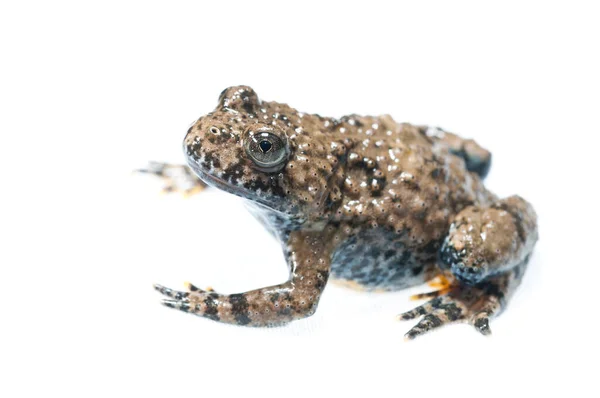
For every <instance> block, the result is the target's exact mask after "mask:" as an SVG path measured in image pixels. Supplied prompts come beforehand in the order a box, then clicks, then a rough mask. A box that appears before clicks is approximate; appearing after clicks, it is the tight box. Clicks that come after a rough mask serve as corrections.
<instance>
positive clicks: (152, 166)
mask: <svg viewBox="0 0 600 398" xmlns="http://www.w3.org/2000/svg"><path fill="white" fill-rule="evenodd" d="M136 171H137V172H138V173H146V174H151V175H154V176H156V177H158V178H160V179H161V180H163V183H164V186H163V188H162V192H164V193H171V192H181V193H183V195H185V196H191V195H193V194H196V193H198V192H201V191H202V190H204V188H206V184H205V183H204V182H202V180H200V179H199V178H198V177H197V176H196V175H195V174H194V172H193V171H192V169H190V168H189V167H188V166H186V165H183V164H169V163H162V162H149V163H148V165H147V166H146V167H145V168H143V169H138V170H136Z"/></svg>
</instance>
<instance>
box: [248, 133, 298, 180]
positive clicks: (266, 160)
mask: <svg viewBox="0 0 600 398" xmlns="http://www.w3.org/2000/svg"><path fill="white" fill-rule="evenodd" d="M246 153H247V154H248V156H250V158H251V159H252V161H253V162H254V164H256V167H257V168H258V169H259V170H261V171H264V172H266V173H273V172H276V171H279V170H281V168H282V167H283V166H284V165H285V162H286V160H287V157H288V148H287V146H286V145H285V142H284V141H283V140H282V139H281V138H279V137H278V136H276V135H275V134H273V133H269V132H258V133H251V134H250V135H249V136H248V139H247V140H246Z"/></svg>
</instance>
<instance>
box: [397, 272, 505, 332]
mask: <svg viewBox="0 0 600 398" xmlns="http://www.w3.org/2000/svg"><path fill="white" fill-rule="evenodd" d="M510 274H512V272H509V273H507V274H506V275H500V276H498V277H496V278H493V279H492V280H490V281H486V282H482V283H479V284H477V285H474V286H469V285H463V284H460V285H454V286H451V287H449V288H447V290H446V291H445V292H444V293H442V294H439V296H437V297H436V296H434V295H433V294H434V293H435V294H437V293H438V292H439V291H438V292H433V293H430V296H427V294H425V295H423V297H435V298H433V299H431V300H430V301H428V302H427V303H425V304H423V305H420V306H418V307H416V308H414V309H412V310H410V311H407V312H405V313H402V314H400V315H398V319H400V320H409V319H415V318H418V317H422V318H421V320H420V321H419V323H417V325H416V326H414V327H413V328H412V329H411V330H410V331H409V332H408V333H407V334H406V335H405V336H404V337H405V338H406V339H407V340H412V339H414V338H415V337H417V336H419V335H421V334H423V333H426V332H429V331H430V330H433V329H436V328H439V327H440V326H443V325H446V324H449V323H454V322H468V323H470V324H471V325H473V326H474V327H475V329H477V330H478V331H479V332H480V333H482V334H484V335H489V334H490V333H491V329H490V325H489V319H490V318H491V317H492V316H494V315H496V314H498V313H499V312H500V310H501V309H502V307H503V305H504V301H505V300H504V298H505V295H506V294H507V293H508V289H509V286H510V285H511V283H509V281H510V280H512V279H513V278H514V276H513V275H510ZM443 290H444V289H443ZM443 290H442V291H443Z"/></svg>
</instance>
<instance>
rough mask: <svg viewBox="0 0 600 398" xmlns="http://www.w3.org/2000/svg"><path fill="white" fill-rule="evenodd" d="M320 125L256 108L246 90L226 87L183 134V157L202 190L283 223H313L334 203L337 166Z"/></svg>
mask: <svg viewBox="0 0 600 398" xmlns="http://www.w3.org/2000/svg"><path fill="white" fill-rule="evenodd" d="M324 120H325V119H323V118H320V117H318V116H313V115H303V114H301V113H299V112H297V111H296V110H294V109H292V108H290V107H289V106H287V105H285V104H279V103H276V102H261V101H260V100H259V98H258V96H257V95H256V93H255V92H254V90H252V89H251V88H250V87H247V86H236V87H230V88H228V89H226V90H224V91H223V92H222V93H221V95H220V96H219V104H218V105H217V107H216V109H215V110H214V111H213V112H211V113H209V114H208V115H206V116H203V117H201V118H200V119H198V121H197V122H196V123H195V124H194V125H193V126H192V127H191V128H190V129H189V130H188V133H187V135H186V137H185V140H184V151H185V153H186V156H187V160H188V164H189V165H190V167H191V168H192V169H193V170H194V172H195V173H196V174H197V175H198V176H199V177H200V178H201V179H202V180H203V181H205V182H206V183H207V184H209V185H212V186H216V187H217V188H219V189H222V190H224V191H227V192H230V193H233V194H235V195H238V196H241V197H243V198H246V199H249V200H251V201H254V202H256V203H258V204H260V205H262V206H264V207H267V208H269V209H271V210H273V211H276V212H279V213H284V214H286V215H287V216H288V217H292V218H296V219H299V220H306V219H313V220H314V219H318V218H319V217H322V216H324V212H325V209H326V207H327V202H328V201H329V202H330V201H331V196H332V195H331V193H330V192H329V189H328V181H329V179H330V177H331V175H332V174H333V173H334V170H335V165H336V164H337V162H338V158H337V157H336V156H335V154H334V152H336V151H337V152H339V148H338V147H337V146H336V145H335V144H333V145H332V144H331V142H329V140H327V136H326V134H324V133H323V130H324V129H322V128H321V127H322V126H323V121H324ZM332 147H333V148H332ZM335 195H339V190H337V189H336V191H335ZM335 195H334V196H333V197H334V198H335Z"/></svg>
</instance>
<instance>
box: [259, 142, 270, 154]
mask: <svg viewBox="0 0 600 398" xmlns="http://www.w3.org/2000/svg"><path fill="white" fill-rule="evenodd" d="M258 146H259V147H260V149H261V150H262V151H263V153H267V152H268V151H269V149H271V147H272V146H273V144H271V143H270V142H269V141H267V140H263V141H261V142H260V143H259V144H258Z"/></svg>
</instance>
